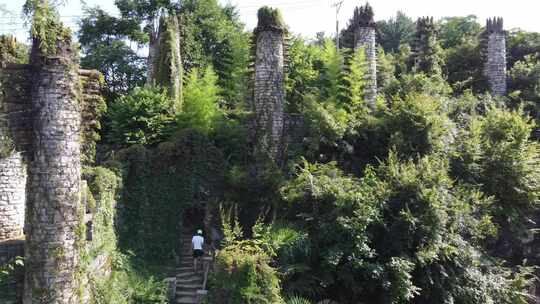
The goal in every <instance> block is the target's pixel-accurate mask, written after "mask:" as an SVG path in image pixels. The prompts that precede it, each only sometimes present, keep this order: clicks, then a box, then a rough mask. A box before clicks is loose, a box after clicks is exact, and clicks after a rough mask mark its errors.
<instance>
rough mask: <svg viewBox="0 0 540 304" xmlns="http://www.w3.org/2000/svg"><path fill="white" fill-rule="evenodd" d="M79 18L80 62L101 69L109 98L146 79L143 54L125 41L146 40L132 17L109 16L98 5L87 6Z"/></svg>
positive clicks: (138, 84)
mask: <svg viewBox="0 0 540 304" xmlns="http://www.w3.org/2000/svg"><path fill="white" fill-rule="evenodd" d="M85 14H87V15H88V17H85V18H83V19H82V20H81V22H80V30H79V43H80V44H81V48H82V52H83V56H82V58H81V66H82V67H83V68H87V69H97V70H98V71H100V72H101V73H102V74H103V76H104V79H105V83H106V84H107V86H106V89H107V91H108V95H109V97H110V98H115V97H117V96H119V95H121V94H125V93H127V92H128V91H130V90H132V89H133V88H135V87H137V86H142V85H143V84H144V82H145V79H146V75H145V66H146V58H143V57H141V56H140V55H138V54H137V51H136V50H134V49H132V48H131V47H130V45H128V43H127V42H126V39H131V40H132V41H135V42H136V43H138V44H144V43H146V42H147V39H148V38H147V36H146V35H145V34H144V33H143V32H142V31H141V30H140V29H139V25H138V24H137V23H135V22H133V21H132V20H123V19H118V18H115V17H112V16H110V15H109V14H107V13H106V12H105V11H103V10H102V9H100V8H88V9H86V10H85Z"/></svg>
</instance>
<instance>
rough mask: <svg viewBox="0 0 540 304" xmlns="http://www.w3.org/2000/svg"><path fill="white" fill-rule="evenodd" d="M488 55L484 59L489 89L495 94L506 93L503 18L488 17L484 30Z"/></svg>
mask: <svg viewBox="0 0 540 304" xmlns="http://www.w3.org/2000/svg"><path fill="white" fill-rule="evenodd" d="M484 35H485V37H484V39H486V40H487V41H485V47H486V48H487V49H486V50H485V52H486V57H485V59H484V60H485V61H484V77H486V79H487V82H488V85H489V89H490V91H491V93H492V94H493V95H495V96H502V95H505V94H506V34H505V32H504V29H503V19H502V18H494V19H488V20H487V24H486V30H485V32H484Z"/></svg>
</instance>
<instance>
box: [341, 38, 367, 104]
mask: <svg viewBox="0 0 540 304" xmlns="http://www.w3.org/2000/svg"><path fill="white" fill-rule="evenodd" d="M367 72H368V66H367V61H366V52H365V49H364V48H358V49H357V50H356V51H354V53H353V55H352V58H351V60H350V62H349V71H348V73H347V74H346V75H345V76H344V77H343V78H344V80H345V81H346V82H347V84H348V92H347V93H348V96H347V97H348V98H349V107H350V109H349V111H351V112H352V113H353V114H355V113H356V112H363V111H366V110H367V107H368V105H367V104H366V101H365V98H364V90H365V88H366V86H367V84H368V79H367Z"/></svg>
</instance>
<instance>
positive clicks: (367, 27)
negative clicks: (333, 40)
mask: <svg viewBox="0 0 540 304" xmlns="http://www.w3.org/2000/svg"><path fill="white" fill-rule="evenodd" d="M352 23H353V25H354V49H355V50H358V49H360V48H363V49H364V50H365V52H366V61H367V68H368V73H367V85H366V92H365V96H366V97H365V98H366V101H367V103H368V105H369V106H370V107H372V108H373V107H374V106H375V100H376V98H377V46H376V36H377V35H376V32H375V21H374V20H373V8H372V7H371V6H370V5H369V4H366V5H365V6H362V7H357V8H355V10H354V16H353V19H352Z"/></svg>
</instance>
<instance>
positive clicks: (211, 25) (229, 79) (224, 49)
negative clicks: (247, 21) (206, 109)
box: [180, 0, 249, 107]
mask: <svg viewBox="0 0 540 304" xmlns="http://www.w3.org/2000/svg"><path fill="white" fill-rule="evenodd" d="M180 17H181V19H182V58H183V60H184V68H185V69H186V71H190V70H191V69H192V68H194V67H195V68H200V69H205V68H206V67H207V66H209V65H212V66H213V67H214V68H215V71H216V73H217V75H218V76H219V82H218V84H219V86H220V87H222V88H223V89H224V91H223V92H224V97H225V99H226V102H227V104H228V105H229V106H230V107H232V106H233V105H235V104H239V103H240V102H243V99H244V97H245V96H246V90H247V81H246V75H247V68H248V65H249V64H248V58H249V35H248V34H246V33H245V32H244V26H243V24H242V23H240V21H239V16H238V13H237V12H236V10H235V9H234V7H231V6H226V7H221V6H220V5H219V4H218V2H217V1H216V0H186V1H183V2H182V6H181V8H180Z"/></svg>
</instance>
